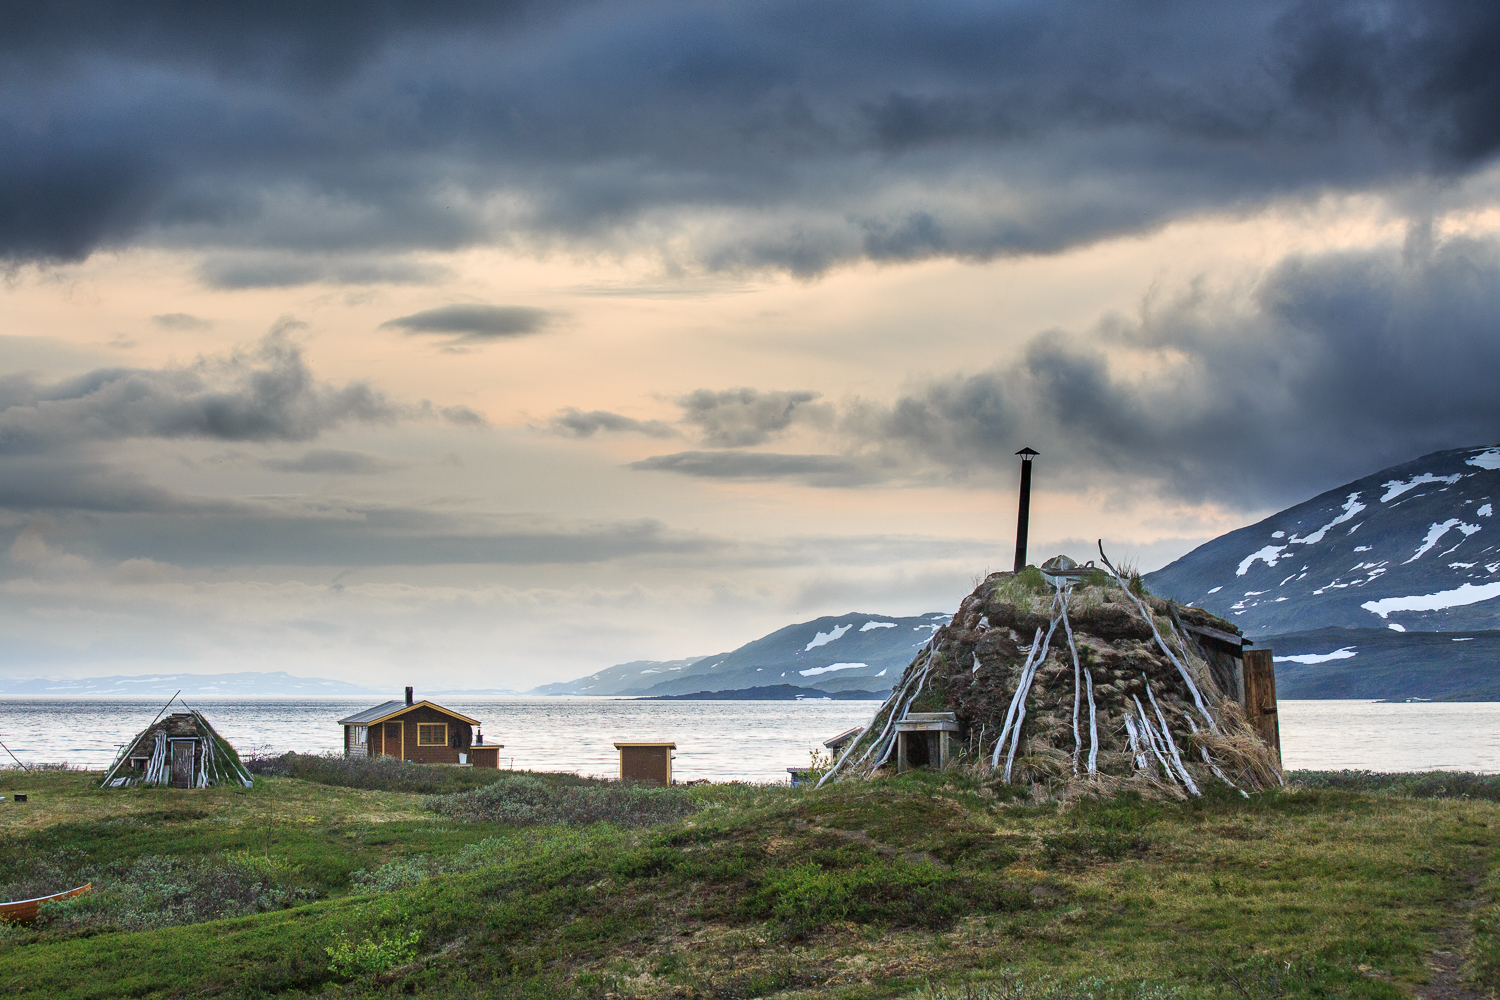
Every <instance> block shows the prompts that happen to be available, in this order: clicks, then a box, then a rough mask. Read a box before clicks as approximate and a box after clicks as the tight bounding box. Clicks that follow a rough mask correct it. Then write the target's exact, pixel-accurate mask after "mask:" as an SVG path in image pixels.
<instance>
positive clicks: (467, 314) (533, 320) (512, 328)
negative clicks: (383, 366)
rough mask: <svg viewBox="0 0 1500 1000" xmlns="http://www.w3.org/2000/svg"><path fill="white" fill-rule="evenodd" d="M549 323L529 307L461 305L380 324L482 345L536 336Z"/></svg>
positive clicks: (544, 312)
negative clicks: (486, 342) (493, 341)
mask: <svg viewBox="0 0 1500 1000" xmlns="http://www.w3.org/2000/svg"><path fill="white" fill-rule="evenodd" d="M551 322H552V314H551V313H549V312H548V311H547V310H545V309H535V308H532V307H531V306H490V305H477V304H470V303H462V304H458V305H451V306H439V307H437V308H436V309H424V310H423V311H421V312H418V313H412V314H411V315H410V316H399V317H397V318H396V319H392V320H386V321H385V322H384V323H382V324H380V325H381V327H382V328H385V329H396V330H405V331H406V332H407V334H408V335H420V334H440V335H448V336H451V337H453V338H455V339H456V340H457V341H458V342H460V343H483V342H485V341H489V340H510V339H513V338H515V337H525V336H529V335H531V334H533V333H540V332H542V330H543V329H545V328H546V326H547V325H548V324H549V323H551Z"/></svg>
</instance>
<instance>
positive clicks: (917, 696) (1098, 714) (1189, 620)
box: [820, 548, 1285, 797]
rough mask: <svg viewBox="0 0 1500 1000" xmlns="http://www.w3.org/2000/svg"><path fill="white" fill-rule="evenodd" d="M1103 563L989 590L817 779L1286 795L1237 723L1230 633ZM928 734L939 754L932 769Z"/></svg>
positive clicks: (1065, 564)
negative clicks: (964, 776)
mask: <svg viewBox="0 0 1500 1000" xmlns="http://www.w3.org/2000/svg"><path fill="white" fill-rule="evenodd" d="M1100 555H1101V558H1102V557H1103V550H1102V548H1101V550H1100ZM1104 562H1105V567H1106V568H1104V569H1095V568H1094V567H1093V565H1092V564H1089V565H1087V566H1078V565H1076V564H1074V563H1073V562H1072V560H1069V559H1067V558H1066V557H1058V558H1056V559H1052V560H1048V562H1047V563H1046V564H1044V566H1043V567H1042V569H1041V570H1040V571H1039V570H1038V569H1036V568H1035V567H1028V568H1027V569H1025V570H1023V571H1022V572H1020V573H992V574H990V575H989V576H988V577H986V578H985V580H984V582H983V583H981V584H980V585H979V586H978V587H977V588H975V590H974V592H973V593H972V594H970V595H969V596H968V597H967V598H965V599H964V601H963V602H962V603H961V604H960V605H959V609H958V612H957V613H956V614H955V615H954V616H953V619H952V621H950V622H949V624H947V625H945V626H943V627H942V628H940V629H938V630H937V631H936V632H934V633H933V636H932V639H931V640H930V641H929V642H928V643H927V645H926V646H924V647H923V649H922V650H921V652H919V653H918V654H917V656H916V658H915V659H914V660H912V662H911V665H910V666H908V667H907V668H906V671H905V673H904V674H903V675H902V677H901V680H900V681H899V682H898V683H897V684H896V685H895V687H894V689H893V690H892V692H891V696H890V698H889V699H887V700H886V702H885V703H884V704H882V705H881V707H880V709H879V711H877V712H876V713H875V717H874V718H873V719H871V720H870V724H869V725H868V726H867V727H865V730H864V732H863V733H861V734H860V735H859V736H858V737H857V738H856V739H854V740H853V741H852V742H851V743H850V744H849V746H848V747H847V749H845V750H844V752H843V753H842V754H841V755H840V756H839V759H838V761H837V762H836V763H835V765H834V767H833V768H832V769H831V770H830V771H829V772H828V773H827V774H826V775H825V776H824V778H823V779H822V782H826V781H829V780H833V781H838V780H841V779H843V778H846V777H851V776H856V775H871V774H874V773H876V772H877V771H878V770H879V769H881V768H885V767H896V768H897V769H900V767H901V765H902V764H907V765H908V766H910V765H912V764H928V765H929V766H933V765H939V764H949V763H951V765H953V766H959V767H969V768H972V769H974V770H976V771H979V772H981V773H984V774H986V775H991V776H993V778H994V780H996V781H997V782H999V783H1004V784H1007V785H1019V786H1022V787H1029V789H1030V791H1031V792H1032V794H1033V795H1042V796H1045V795H1055V794H1067V793H1069V792H1080V791H1087V790H1089V789H1095V790H1100V791H1103V790H1107V789H1110V788H1119V787H1135V788H1139V789H1141V790H1142V791H1149V792H1151V793H1153V794H1166V795H1171V796H1174V797H1187V796H1192V795H1199V794H1201V790H1202V788H1203V787H1204V786H1205V785H1209V784H1213V783H1220V784H1222V785H1227V786H1230V787H1232V788H1235V789H1238V790H1239V791H1241V792H1245V791H1246V790H1252V791H1253V790H1257V789H1262V788H1266V787H1269V786H1272V785H1279V784H1283V783H1284V780H1285V779H1284V777H1283V775H1282V773H1281V762H1280V754H1279V748H1278V747H1275V746H1272V745H1269V744H1268V743H1267V742H1266V741H1265V740H1264V739H1262V738H1261V735H1259V733H1264V732H1267V728H1266V727H1265V726H1264V725H1260V724H1259V723H1261V722H1262V721H1263V720H1261V719H1259V718H1258V717H1257V718H1255V719H1251V718H1247V706H1246V704H1245V700H1244V699H1245V689H1246V684H1245V673H1244V664H1243V653H1242V647H1243V645H1244V640H1243V638H1242V637H1241V635H1240V632H1239V629H1238V628H1236V627H1235V626H1234V625H1233V624H1232V623H1231V622H1228V621H1225V620H1224V619H1222V618H1218V617H1216V616H1214V615H1211V614H1209V613H1207V612H1206V611H1203V610H1201V609H1199V608H1191V607H1185V606H1182V605H1178V604H1174V603H1172V602H1170V601H1165V600H1162V599H1161V598H1158V597H1153V596H1151V595H1149V594H1146V593H1145V592H1144V590H1143V589H1142V588H1141V587H1140V585H1139V582H1138V580H1132V581H1130V582H1127V581H1126V580H1125V579H1124V578H1123V577H1122V576H1121V575H1120V574H1119V573H1117V572H1116V571H1115V569H1114V568H1113V567H1112V566H1110V564H1109V562H1108V560H1107V559H1106V560H1104ZM1262 659H1269V657H1266V656H1264V655H1263V657H1262ZM1273 697H1274V696H1273ZM1265 711H1266V709H1265V707H1264V706H1252V712H1251V714H1255V713H1263V712H1265ZM1270 711H1271V712H1273V713H1274V707H1272V708H1271V709H1270ZM1273 718H1274V716H1273ZM933 720H938V722H939V723H941V724H940V725H939V724H937V723H934V722H933ZM949 720H951V721H949ZM1252 721H1254V722H1256V723H1257V725H1252V724H1251V723H1252ZM928 729H933V730H941V732H940V733H938V734H937V738H938V739H939V740H941V741H943V742H947V743H948V744H949V746H948V747H942V746H940V747H939V751H940V752H939V753H938V754H937V755H936V756H937V758H938V759H937V760H929V758H931V757H933V756H934V755H933V754H932V753H931V749H930V747H928V746H926V745H925V744H924V743H923V742H922V740H926V741H927V742H929V743H930V742H932V738H933V734H931V733H926V732H925V730H928ZM919 731H921V732H919ZM1270 731H1274V727H1272V729H1271V730H1270ZM916 737H921V739H917V738H916ZM945 749H947V750H950V751H951V752H950V753H943V752H941V751H943V750H945ZM924 750H926V751H927V753H925V754H924V753H923V751H924ZM822 782H820V784H821V783H822Z"/></svg>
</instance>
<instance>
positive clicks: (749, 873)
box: [0, 760, 1500, 1000]
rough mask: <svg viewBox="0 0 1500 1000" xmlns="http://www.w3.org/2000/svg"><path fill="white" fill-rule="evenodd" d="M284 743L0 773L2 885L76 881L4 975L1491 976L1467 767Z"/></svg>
mask: <svg viewBox="0 0 1500 1000" xmlns="http://www.w3.org/2000/svg"><path fill="white" fill-rule="evenodd" d="M293 763H296V762H293ZM299 768H300V769H299ZM281 770H282V771H283V773H285V774H293V773H295V774H300V775H302V776H300V777H290V776H280V775H263V776H261V777H260V778H258V779H257V783H256V787H255V788H254V789H251V790H245V789H208V790H201V791H175V790H166V789H157V790H128V791H102V790H99V789H96V788H93V787H92V785H91V781H92V780H93V779H94V778H95V777H96V776H94V775H89V774H85V773H82V772H39V773H35V774H32V775H23V774H19V773H17V772H14V771H4V772H0V793H4V794H7V795H8V794H9V793H10V792H12V791H25V792H28V793H29V796H30V799H31V801H30V802H29V803H27V804H25V805H15V804H12V803H9V802H7V803H5V804H4V805H3V807H0V892H4V893H14V892H16V890H18V889H24V888H26V887H29V886H33V885H34V886H41V885H42V884H43V883H47V885H46V888H49V889H50V888H53V887H56V886H57V885H58V883H59V880H60V881H61V882H68V880H69V879H72V878H83V877H89V878H93V879H94V881H95V885H96V892H95V893H93V894H91V896H92V898H89V897H84V898H83V899H81V900H79V901H76V902H72V903H65V904H55V905H49V906H48V907H46V908H45V910H44V912H45V914H46V917H45V919H44V920H43V921H42V922H40V923H38V924H37V925H35V926H34V927H32V928H29V929H26V928H14V927H5V928H4V929H0V995H4V996H45V997H57V998H73V997H77V998H83V997H127V996H128V997H187V996H271V995H276V996H285V997H298V996H310V995H317V996H346V997H365V996H371V997H373V996H391V997H395V996H411V995H418V996H434V997H477V996H486V997H488V996H497V997H570V996H579V997H601V998H602V997H622V998H623V997H719V998H726V1000H727V998H740V997H788V998H790V997H840V998H848V1000H854V998H861V1000H864V998H872V1000H873V998H878V997H903V998H906V997H909V998H913V1000H916V998H921V1000H948V998H952V1000H979V998H1001V997H1003V998H1006V1000H1023V998H1026V1000H1032V998H1034V1000H1064V998H1069V1000H1071V998H1090V1000H1157V998H1162V1000H1166V998H1193V997H1199V996H1203V997H1208V996H1212V997H1223V998H1240V1000H1275V998H1280V997H1335V996H1337V997H1351V998H1353V997H1369V998H1388V997H1389V998H1394V997H1402V996H1410V995H1412V994H1413V993H1414V992H1424V993H1425V994H1426V995H1433V996H1444V997H1461V996H1464V995H1465V993H1466V991H1472V993H1473V994H1477V995H1488V996H1491V997H1494V996H1495V995H1496V993H1495V991H1496V988H1497V987H1500V908H1497V906H1496V901H1497V899H1500V866H1497V864H1496V859H1497V849H1500V804H1497V803H1496V802H1495V801H1494V800H1495V799H1496V798H1500V783H1497V782H1496V781H1495V780H1493V779H1485V778H1479V777H1474V776H1453V775H1448V776H1418V777H1411V776H1405V777H1400V778H1395V777H1390V778H1388V777H1382V776H1372V775H1350V774H1338V775H1334V774H1307V775H1303V776H1301V777H1302V779H1303V780H1302V782H1301V783H1300V784H1299V785H1298V786H1296V787H1293V788H1292V789H1290V790H1288V791H1284V792H1275V793H1267V794H1263V795H1258V796H1255V797H1253V798H1251V799H1249V800H1246V799H1242V798H1240V797H1239V796H1237V795H1236V796H1232V797H1231V796H1222V797H1213V798H1210V799H1207V800H1202V801H1195V802H1192V803H1188V804H1176V803H1163V802H1152V801H1142V800H1140V799H1137V798H1132V797H1128V796H1127V797H1124V798H1116V799H1111V800H1105V801H1098V800H1085V801H1080V802H1077V803H1074V804H1072V805H1070V806H1068V807H1065V808H1064V807H1059V806H1057V805H1055V804H1050V803H1049V804H1036V803H1032V802H1030V801H1029V800H1026V799H1014V798H1013V797H1011V796H1010V795H1008V794H1007V793H1008V792H1009V791H1010V790H1009V789H1004V788H1001V789H995V788H993V787H988V786H986V785H985V784H983V783H981V782H979V781H976V780H974V779H972V778H968V777H964V776H961V775H957V774H929V773H918V774H913V775H907V776H902V777H899V778H894V777H893V778H885V779H881V780H876V781H869V782H857V783H851V784H847V785H842V786H838V787H835V788H833V789H831V790H830V789H825V790H823V791H822V792H813V791H809V790H801V789H798V790H794V789H788V788H772V787H756V786H746V785H704V786H695V787H692V788H686V789H681V788H676V789H666V790H656V791H649V792H648V791H646V790H642V789H629V788H621V787H620V786H618V785H615V784H613V783H600V782H591V781H585V780H583V779H576V778H570V777H566V776H550V777H548V776H528V775H513V774H509V773H507V772H498V773H492V774H491V775H488V776H486V777H487V778H489V779H492V781H493V783H492V784H483V785H479V786H478V787H475V786H474V781H473V780H471V779H468V778H466V779H465V781H466V782H467V784H465V785H464V786H463V787H457V786H454V785H453V784H452V783H451V779H450V778H449V777H448V775H451V774H452V773H453V772H452V770H451V769H449V771H448V774H447V775H445V774H443V772H442V771H441V770H440V769H428V770H425V771H421V772H418V771H415V770H413V771H409V772H403V773H402V774H399V775H395V776H387V779H388V780H389V783H390V784H392V785H395V786H398V787H402V788H404V789H408V790H403V791H384V790H379V789H378V788H373V787H348V786H349V785H351V784H352V785H360V784H364V785H370V784H374V783H376V782H375V780H374V779H372V778H371V777H370V776H369V775H368V774H363V773H345V772H343V771H341V769H340V766H339V765H336V764H329V765H328V766H324V765H322V764H319V763H317V762H316V761H308V760H304V761H302V762H301V763H300V764H299V766H298V768H292V767H285V768H281ZM470 774H472V772H470ZM424 775H428V776H430V778H429V777H424ZM387 779H382V780H387ZM49 880H50V881H49ZM4 898H9V896H6V897H4Z"/></svg>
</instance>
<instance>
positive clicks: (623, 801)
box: [422, 774, 699, 827]
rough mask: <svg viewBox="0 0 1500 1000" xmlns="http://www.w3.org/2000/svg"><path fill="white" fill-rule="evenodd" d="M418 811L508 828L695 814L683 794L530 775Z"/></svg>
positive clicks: (434, 800)
mask: <svg viewBox="0 0 1500 1000" xmlns="http://www.w3.org/2000/svg"><path fill="white" fill-rule="evenodd" d="M422 805H423V806H424V807H425V808H427V809H431V810H432V811H433V812H437V813H441V814H442V815H444V816H448V817H450V818H452V819H456V820H459V821H460V822H464V823H507V824H511V825H514V826H551V825H554V824H561V825H565V826H587V825H588V824H590V823H614V824H615V825H616V826H623V827H641V826H656V825H658V824H661V823H669V822H671V821H673V820H677V819H681V818H682V817H684V816H687V815H688V814H690V813H693V812H696V811H697V810H698V808H699V805H698V803H697V801H696V800H695V799H694V798H693V795H692V793H691V792H689V791H688V790H687V789H684V788H648V787H645V786H642V785H632V784H627V783H624V782H593V783H583V782H580V783H579V784H576V785H571V786H570V785H559V784H557V783H554V782H548V781H544V780H542V779H541V778H540V777H538V776H536V775H531V774H516V775H510V776H507V777H506V778H504V780H501V781H496V782H493V783H491V784H488V785H485V786H484V787H483V788H476V789H474V790H472V791H468V792H458V793H455V794H451V795H429V796H427V797H426V798H424V799H423V800H422Z"/></svg>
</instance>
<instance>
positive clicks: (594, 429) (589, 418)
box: [547, 406, 677, 438]
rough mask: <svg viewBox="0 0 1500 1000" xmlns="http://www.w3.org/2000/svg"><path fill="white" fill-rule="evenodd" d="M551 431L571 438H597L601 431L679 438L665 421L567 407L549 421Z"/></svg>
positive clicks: (675, 431)
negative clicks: (638, 418) (637, 418)
mask: <svg viewBox="0 0 1500 1000" xmlns="http://www.w3.org/2000/svg"><path fill="white" fill-rule="evenodd" d="M547 428H548V429H549V430H551V431H552V432H553V433H554V434H564V435H567V436H569V437H580V438H586V437H593V436H594V435H595V434H597V433H599V432H600V431H615V432H627V433H636V434H644V435H646V436H647V437H657V438H664V437H675V436H676V435H677V430H676V429H675V428H673V427H672V425H671V424H668V423H665V422H663V421H661V420H636V419H635V418H634V417H626V416H621V415H620V414H618V413H610V412H609V411H608V410H590V411H588V412H587V413H585V412H584V411H582V410H579V409H577V408H575V407H571V406H569V407H566V408H565V409H563V410H561V411H559V412H558V413H556V414H555V415H553V416H552V418H551V419H549V420H548V421H547Z"/></svg>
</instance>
